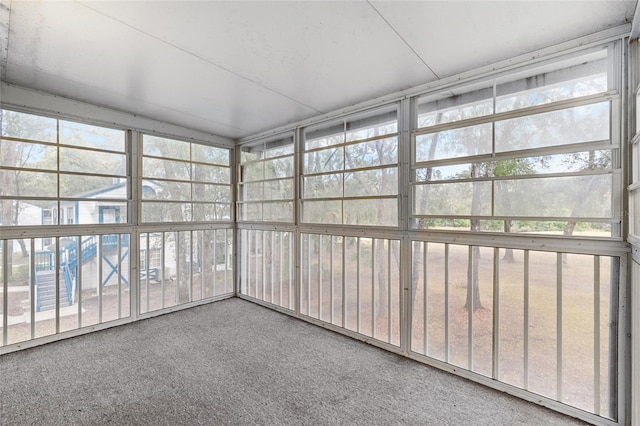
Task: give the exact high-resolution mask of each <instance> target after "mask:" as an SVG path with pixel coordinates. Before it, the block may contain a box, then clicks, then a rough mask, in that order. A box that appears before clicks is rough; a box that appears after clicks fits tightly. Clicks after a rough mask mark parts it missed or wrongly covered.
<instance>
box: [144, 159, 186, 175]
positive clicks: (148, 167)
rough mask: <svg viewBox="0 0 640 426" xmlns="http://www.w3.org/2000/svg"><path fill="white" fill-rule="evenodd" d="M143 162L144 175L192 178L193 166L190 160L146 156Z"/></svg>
mask: <svg viewBox="0 0 640 426" xmlns="http://www.w3.org/2000/svg"><path fill="white" fill-rule="evenodd" d="M142 164H143V165H142V175H143V176H144V177H148V178H153V177H155V178H165V179H177V180H190V179H191V173H190V172H191V166H190V164H189V163H188V162H182V161H172V160H162V159H159V158H144V159H143V163H142Z"/></svg>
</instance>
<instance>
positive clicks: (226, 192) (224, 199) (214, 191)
mask: <svg viewBox="0 0 640 426" xmlns="http://www.w3.org/2000/svg"><path fill="white" fill-rule="evenodd" d="M192 189H193V192H192V196H193V201H208V202H214V201H215V202H217V203H230V202H231V187H230V186H228V185H207V184H203V183H194V184H192Z"/></svg>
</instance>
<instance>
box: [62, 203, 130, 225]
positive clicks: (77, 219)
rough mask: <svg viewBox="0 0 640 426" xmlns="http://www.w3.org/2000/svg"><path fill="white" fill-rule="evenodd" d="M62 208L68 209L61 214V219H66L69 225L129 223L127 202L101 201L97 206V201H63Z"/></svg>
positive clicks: (65, 221)
mask: <svg viewBox="0 0 640 426" xmlns="http://www.w3.org/2000/svg"><path fill="white" fill-rule="evenodd" d="M60 208H64V209H66V215H65V217H62V216H60V221H61V222H62V221H63V220H64V223H65V224H68V225H72V224H76V223H77V224H81V225H89V224H100V223H127V203H126V202H113V201H110V202H101V203H100V206H97V205H96V202H95V201H61V202H60Z"/></svg>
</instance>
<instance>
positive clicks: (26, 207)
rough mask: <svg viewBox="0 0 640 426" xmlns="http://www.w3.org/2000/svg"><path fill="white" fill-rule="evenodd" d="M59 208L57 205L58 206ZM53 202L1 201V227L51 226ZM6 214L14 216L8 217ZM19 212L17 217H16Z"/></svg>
mask: <svg viewBox="0 0 640 426" xmlns="http://www.w3.org/2000/svg"><path fill="white" fill-rule="evenodd" d="M56 206H57V205H56ZM52 208H53V205H52V202H51V201H43V200H11V199H4V200H0V225H2V226H28V225H51V224H57V216H56V217H55V220H56V222H55V223H53V222H52V221H53V219H54V217H53V214H52ZM5 212H11V213H12V214H9V215H6V216H5V214H3V213H5ZM16 212H17V214H18V215H17V217H16Z"/></svg>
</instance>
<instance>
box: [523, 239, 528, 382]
mask: <svg viewBox="0 0 640 426" xmlns="http://www.w3.org/2000/svg"><path fill="white" fill-rule="evenodd" d="M523 273H524V277H523V281H524V286H523V287H524V288H523V290H524V330H523V335H524V337H523V346H522V347H523V354H522V356H523V363H524V366H523V367H524V368H523V369H522V375H523V377H522V387H523V388H524V390H529V250H527V249H525V250H524V268H523Z"/></svg>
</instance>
